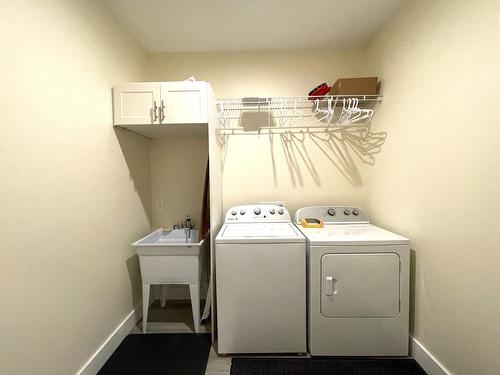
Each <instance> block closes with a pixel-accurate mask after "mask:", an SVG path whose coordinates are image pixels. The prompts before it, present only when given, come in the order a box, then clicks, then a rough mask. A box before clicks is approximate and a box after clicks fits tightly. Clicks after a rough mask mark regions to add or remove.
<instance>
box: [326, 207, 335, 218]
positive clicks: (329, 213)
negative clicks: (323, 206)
mask: <svg viewBox="0 0 500 375" xmlns="http://www.w3.org/2000/svg"><path fill="white" fill-rule="evenodd" d="M327 212H328V215H330V216H335V208H329V209H328V211H327Z"/></svg>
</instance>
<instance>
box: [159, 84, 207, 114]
mask: <svg viewBox="0 0 500 375" xmlns="http://www.w3.org/2000/svg"><path fill="white" fill-rule="evenodd" d="M161 108H162V111H161V115H160V117H161V123H162V124H199V123H205V124H206V123H208V92H207V83H206V82H188V81H187V82H163V83H162V84H161Z"/></svg>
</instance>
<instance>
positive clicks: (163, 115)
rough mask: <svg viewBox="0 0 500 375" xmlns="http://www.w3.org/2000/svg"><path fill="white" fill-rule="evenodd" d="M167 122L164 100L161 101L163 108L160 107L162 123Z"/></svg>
mask: <svg viewBox="0 0 500 375" xmlns="http://www.w3.org/2000/svg"><path fill="white" fill-rule="evenodd" d="M163 120H165V103H164V102H163V100H162V101H161V107H160V121H163Z"/></svg>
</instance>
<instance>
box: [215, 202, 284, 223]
mask: <svg viewBox="0 0 500 375" xmlns="http://www.w3.org/2000/svg"><path fill="white" fill-rule="evenodd" d="M225 222H226V223H290V222H291V218H290V213H289V212H288V210H287V209H286V208H285V207H283V206H277V205H273V204H250V205H244V206H234V207H231V208H230V209H229V210H227V212H226V218H225Z"/></svg>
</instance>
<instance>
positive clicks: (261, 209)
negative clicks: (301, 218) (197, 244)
mask: <svg viewBox="0 0 500 375" xmlns="http://www.w3.org/2000/svg"><path fill="white" fill-rule="evenodd" d="M216 241H217V242H218V243H250V242H251V243H259V242H260V243H267V242H305V238H304V235H303V234H302V233H301V232H300V230H298V229H297V227H296V226H295V225H294V224H293V223H292V221H291V219H290V213H289V212H288V210H287V209H286V208H285V207H282V206H276V205H267V204H264V205H262V204H261V205H245V206H236V207H232V208H231V209H229V210H228V211H227V213H226V219H225V224H224V225H223V226H222V228H221V230H220V231H219V233H218V235H217V238H216Z"/></svg>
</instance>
